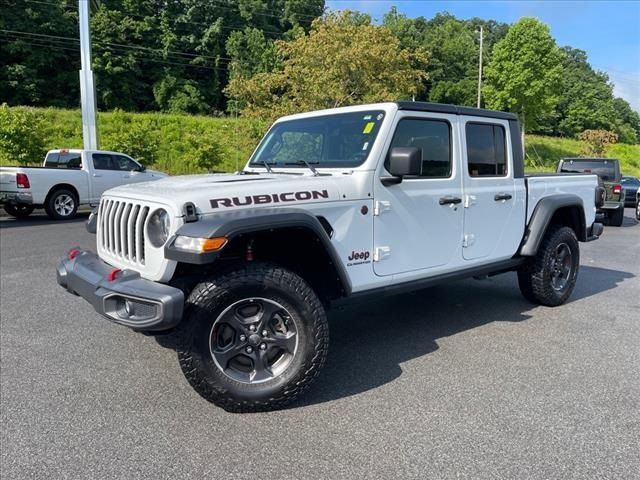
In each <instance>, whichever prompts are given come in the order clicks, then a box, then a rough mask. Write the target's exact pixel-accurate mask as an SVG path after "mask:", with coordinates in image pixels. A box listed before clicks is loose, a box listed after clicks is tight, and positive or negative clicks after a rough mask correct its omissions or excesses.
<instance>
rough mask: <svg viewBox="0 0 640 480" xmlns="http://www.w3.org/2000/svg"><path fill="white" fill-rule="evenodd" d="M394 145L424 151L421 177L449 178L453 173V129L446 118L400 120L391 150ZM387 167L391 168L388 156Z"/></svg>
mask: <svg viewBox="0 0 640 480" xmlns="http://www.w3.org/2000/svg"><path fill="white" fill-rule="evenodd" d="M394 147H417V148H419V149H420V150H421V151H422V174H421V175H420V176H421V177H424V178H447V177H449V176H450V175H451V129H450V127H449V123H448V122H446V121H444V120H427V119H425V120H422V119H416V118H405V119H402V120H400V122H398V126H397V127H396V131H395V133H394V134H393V139H392V140H391V146H390V147H389V151H391V149H392V148H394ZM385 167H386V168H387V170H388V169H389V157H388V156H387V160H386V161H385Z"/></svg>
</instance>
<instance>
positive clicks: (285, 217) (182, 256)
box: [164, 208, 351, 295]
mask: <svg viewBox="0 0 640 480" xmlns="http://www.w3.org/2000/svg"><path fill="white" fill-rule="evenodd" d="M323 220H324V219H323ZM283 228H300V229H305V230H307V231H309V232H311V233H312V234H313V235H314V236H315V237H316V238H318V240H319V241H320V243H321V245H322V247H323V248H324V250H325V251H326V252H327V255H328V256H329V259H330V262H331V264H332V266H334V267H335V269H336V272H337V274H338V277H339V279H340V282H341V283H342V286H343V288H344V291H345V292H346V293H347V295H348V294H350V293H351V281H350V280H349V275H348V274H347V271H346V268H345V266H344V264H343V263H342V261H341V260H340V255H338V252H337V251H336V249H335V247H334V245H333V244H332V243H331V237H330V235H332V233H333V230H332V229H331V226H330V225H329V224H328V223H327V222H326V220H324V222H323V221H321V220H320V219H319V218H318V217H316V216H314V215H313V214H311V213H309V212H308V211H306V210H301V209H297V208H254V209H246V210H241V211H238V212H228V213H219V214H218V213H217V214H215V215H210V216H209V215H207V216H204V217H201V218H200V220H198V221H197V222H190V223H185V224H184V225H182V226H181V227H180V228H178V230H177V231H176V233H175V235H174V236H173V237H171V238H170V239H169V241H168V242H167V243H166V245H165V249H164V251H165V257H166V258H167V259H169V260H175V261H178V262H184V263H192V264H199V265H204V264H210V263H213V262H215V261H216V260H217V259H218V257H219V253H218V252H211V253H204V254H195V253H189V252H184V251H180V250H177V249H175V248H174V247H173V245H174V242H175V239H176V237H177V236H178V235H180V236H185V237H193V238H214V237H226V238H227V239H228V240H233V239H234V238H236V237H238V236H240V235H247V234H251V233H257V232H265V231H274V230H279V229H283Z"/></svg>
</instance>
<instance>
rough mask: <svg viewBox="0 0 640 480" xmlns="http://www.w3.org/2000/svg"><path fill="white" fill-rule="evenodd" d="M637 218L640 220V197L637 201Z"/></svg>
mask: <svg viewBox="0 0 640 480" xmlns="http://www.w3.org/2000/svg"><path fill="white" fill-rule="evenodd" d="M636 220H638V221H640V199H638V201H637V202H636Z"/></svg>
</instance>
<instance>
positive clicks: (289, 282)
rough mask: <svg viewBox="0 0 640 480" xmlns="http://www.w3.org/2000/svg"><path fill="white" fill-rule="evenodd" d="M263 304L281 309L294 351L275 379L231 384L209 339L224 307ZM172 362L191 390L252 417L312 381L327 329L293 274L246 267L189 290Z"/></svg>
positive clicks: (320, 312)
mask: <svg viewBox="0 0 640 480" xmlns="http://www.w3.org/2000/svg"><path fill="white" fill-rule="evenodd" d="M256 297H260V298H264V299H269V300H273V301H275V302H278V303H279V304H281V305H283V306H285V307H286V309H287V311H288V312H289V313H290V314H291V316H292V317H293V318H294V320H295V323H296V328H297V335H298V340H297V342H298V343H297V350H296V352H295V355H293V357H292V360H291V361H290V362H291V363H290V364H289V365H288V366H287V368H286V370H284V371H283V372H282V373H281V374H280V375H278V376H276V377H275V378H272V379H271V380H268V381H265V382H263V383H258V384H248V383H242V382H239V381H236V380H234V379H232V378H229V376H227V375H225V373H223V371H222V369H221V368H220V367H219V366H218V364H217V363H216V362H215V361H214V359H213V355H212V350H211V346H210V345H211V344H210V342H211V338H210V334H211V332H212V328H213V326H214V323H215V322H216V319H217V318H218V317H219V316H221V315H223V314H224V312H225V311H226V309H228V307H229V306H231V305H233V304H235V302H238V301H241V300H243V299H246V298H256ZM176 336H177V345H176V350H177V353H178V360H179V362H180V367H181V368H182V372H183V373H184V375H185V377H186V378H187V380H188V381H189V383H190V384H191V386H192V387H193V388H194V389H195V390H196V391H197V392H198V393H199V394H200V395H201V396H202V397H203V398H205V399H206V400H208V401H210V402H212V403H214V404H216V405H218V406H220V407H222V408H224V409H225V410H227V411H229V412H237V413H240V412H258V411H268V410H276V409H280V408H282V407H284V406H285V405H287V404H288V403H290V402H291V401H293V400H294V399H295V398H297V397H298V396H299V395H300V394H301V393H302V392H303V391H305V390H306V389H307V388H308V387H309V385H310V384H311V382H312V381H313V380H314V379H315V378H316V376H317V375H318V373H319V372H320V370H321V369H322V366H323V365H324V363H325V360H326V357H327V351H328V345H329V328H328V324H327V318H326V315H325V311H324V308H323V306H322V303H321V302H320V300H319V299H318V297H317V296H316V294H315V293H314V291H313V290H312V289H311V287H310V286H309V285H308V284H307V283H306V282H305V281H304V280H303V279H302V278H301V277H299V276H298V275H296V274H295V273H293V272H291V271H289V270H287V269H285V268H283V267H280V266H278V265H274V264H269V263H261V262H255V263H249V264H246V265H243V266H240V267H237V268H235V269H232V270H230V271H228V272H226V273H221V274H219V275H216V276H212V277H210V278H208V279H207V280H205V281H203V282H201V283H199V284H198V285H196V287H195V288H194V289H193V291H192V292H191V294H190V295H189V298H188V299H187V302H186V310H185V315H184V318H183V320H182V322H181V324H180V325H179V326H178V328H177V330H176Z"/></svg>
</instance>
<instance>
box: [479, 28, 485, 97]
mask: <svg viewBox="0 0 640 480" xmlns="http://www.w3.org/2000/svg"><path fill="white" fill-rule="evenodd" d="M483 34H484V31H483V30H482V25H480V61H479V62H478V108H480V97H481V95H482V40H483V38H482V37H483Z"/></svg>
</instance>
